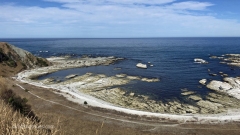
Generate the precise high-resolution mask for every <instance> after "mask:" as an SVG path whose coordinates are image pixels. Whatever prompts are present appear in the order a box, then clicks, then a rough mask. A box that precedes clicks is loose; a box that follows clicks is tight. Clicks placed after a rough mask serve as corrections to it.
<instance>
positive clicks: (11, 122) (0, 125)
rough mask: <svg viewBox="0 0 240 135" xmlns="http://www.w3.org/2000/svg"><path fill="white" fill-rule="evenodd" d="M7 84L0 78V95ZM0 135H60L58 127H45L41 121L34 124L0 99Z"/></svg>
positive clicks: (6, 87)
mask: <svg viewBox="0 0 240 135" xmlns="http://www.w3.org/2000/svg"><path fill="white" fill-rule="evenodd" d="M7 84H9V83H8V82H7V80H6V79H4V78H2V77H0V93H1V94H2V93H3V92H4V91H6V90H7V89H8V87H9V86H8V85H7ZM42 119H44V118H42ZM56 125H58V124H56ZM0 134H5V135H7V134H8V135H9V134H12V135H14V134H25V135H36V134H41V135H49V134H52V135H55V134H61V132H59V131H58V127H52V126H51V125H46V124H44V122H41V121H40V122H36V121H34V120H33V119H31V118H28V117H26V116H23V114H22V113H20V112H19V111H15V110H13V108H12V106H10V105H9V104H7V103H6V102H4V100H3V99H2V98H0Z"/></svg>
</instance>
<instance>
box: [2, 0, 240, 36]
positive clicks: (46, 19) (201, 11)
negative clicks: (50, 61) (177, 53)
mask: <svg viewBox="0 0 240 135" xmlns="http://www.w3.org/2000/svg"><path fill="white" fill-rule="evenodd" d="M239 6H240V0H0V9H1V11H0V38H134V37H240V8H239Z"/></svg>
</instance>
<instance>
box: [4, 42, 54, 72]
mask: <svg viewBox="0 0 240 135" xmlns="http://www.w3.org/2000/svg"><path fill="white" fill-rule="evenodd" d="M49 65H51V63H50V62H49V61H47V60H46V59H44V58H40V57H36V56H34V55H33V54H31V53H30V52H28V51H25V50H23V49H20V48H18V47H15V46H13V45H10V44H8V43H5V42H0V76H11V75H14V74H16V73H17V72H19V71H22V70H24V69H30V68H36V67H44V66H49Z"/></svg>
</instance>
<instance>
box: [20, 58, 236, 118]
mask: <svg viewBox="0 0 240 135" xmlns="http://www.w3.org/2000/svg"><path fill="white" fill-rule="evenodd" d="M48 60H49V61H50V62H52V63H53V65H52V66H50V67H43V68H36V69H33V70H26V71H23V72H21V73H19V74H18V77H17V79H19V80H21V81H24V82H28V83H31V84H34V85H37V86H42V87H47V88H54V89H58V90H62V91H64V92H66V93H71V94H72V97H73V98H74V95H75V96H77V95H81V96H82V97H83V99H88V98H91V97H94V98H92V101H94V102H95V101H97V102H98V103H99V104H101V105H102V106H106V105H107V104H110V105H111V106H117V107H120V108H127V109H130V110H139V111H144V112H151V113H168V114H217V113H223V112H228V110H229V109H232V108H239V107H240V105H238V102H239V100H237V99H235V98H232V97H230V96H228V95H226V94H224V93H219V92H215V93H209V95H207V96H206V98H203V97H201V96H199V95H198V94H197V93H196V92H194V91H191V90H188V89H183V90H182V95H183V97H184V99H185V101H186V102H182V101H179V100H177V99H176V100H171V101H165V102H163V101H161V100H154V99H153V98H151V96H147V95H141V94H138V93H134V92H131V91H129V90H128V91H127V90H125V89H124V87H121V86H123V85H126V84H128V83H130V82H132V81H136V80H137V81H145V82H149V83H151V82H156V81H160V80H159V79H158V78H145V77H140V76H130V75H127V74H117V75H115V76H106V75H104V74H93V73H86V74H84V75H81V76H73V75H70V76H69V77H68V79H66V80H65V81H62V82H60V81H56V80H54V79H53V78H47V79H45V80H36V79H34V78H36V77H38V76H41V75H44V74H49V73H52V72H56V71H59V70H63V69H69V68H77V67H86V66H96V65H109V64H111V63H114V62H115V61H118V60H122V59H121V58H115V57H98V58H81V59H68V58H58V57H56V58H49V59H48ZM230 80H231V79H230ZM231 81H232V82H236V80H231ZM217 84H218V82H217ZM220 84H221V83H220ZM236 85H237V84H236ZM216 87H217V86H216ZM232 87H233V85H231V87H230V86H229V87H226V88H225V87H223V89H226V90H229V89H230V88H232ZM234 87H235V85H234ZM214 88H215V87H214ZM218 88H219V87H218ZM228 88H229V89H228ZM219 90H220V89H219ZM99 99H100V100H99ZM72 100H73V99H72ZM188 101H190V102H192V103H191V104H190V102H188ZM87 102H88V103H89V104H90V105H91V104H92V102H90V101H89V100H88V101H87ZM98 106H100V105H98ZM100 107H101V106H100ZM120 110H121V109H120Z"/></svg>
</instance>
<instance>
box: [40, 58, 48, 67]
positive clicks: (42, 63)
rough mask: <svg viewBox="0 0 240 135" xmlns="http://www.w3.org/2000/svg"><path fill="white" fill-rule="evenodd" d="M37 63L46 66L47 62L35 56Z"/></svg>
mask: <svg viewBox="0 0 240 135" xmlns="http://www.w3.org/2000/svg"><path fill="white" fill-rule="evenodd" d="M37 65H39V66H45V67H46V66H48V64H47V62H46V61H45V60H44V59H42V58H37Z"/></svg>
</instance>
